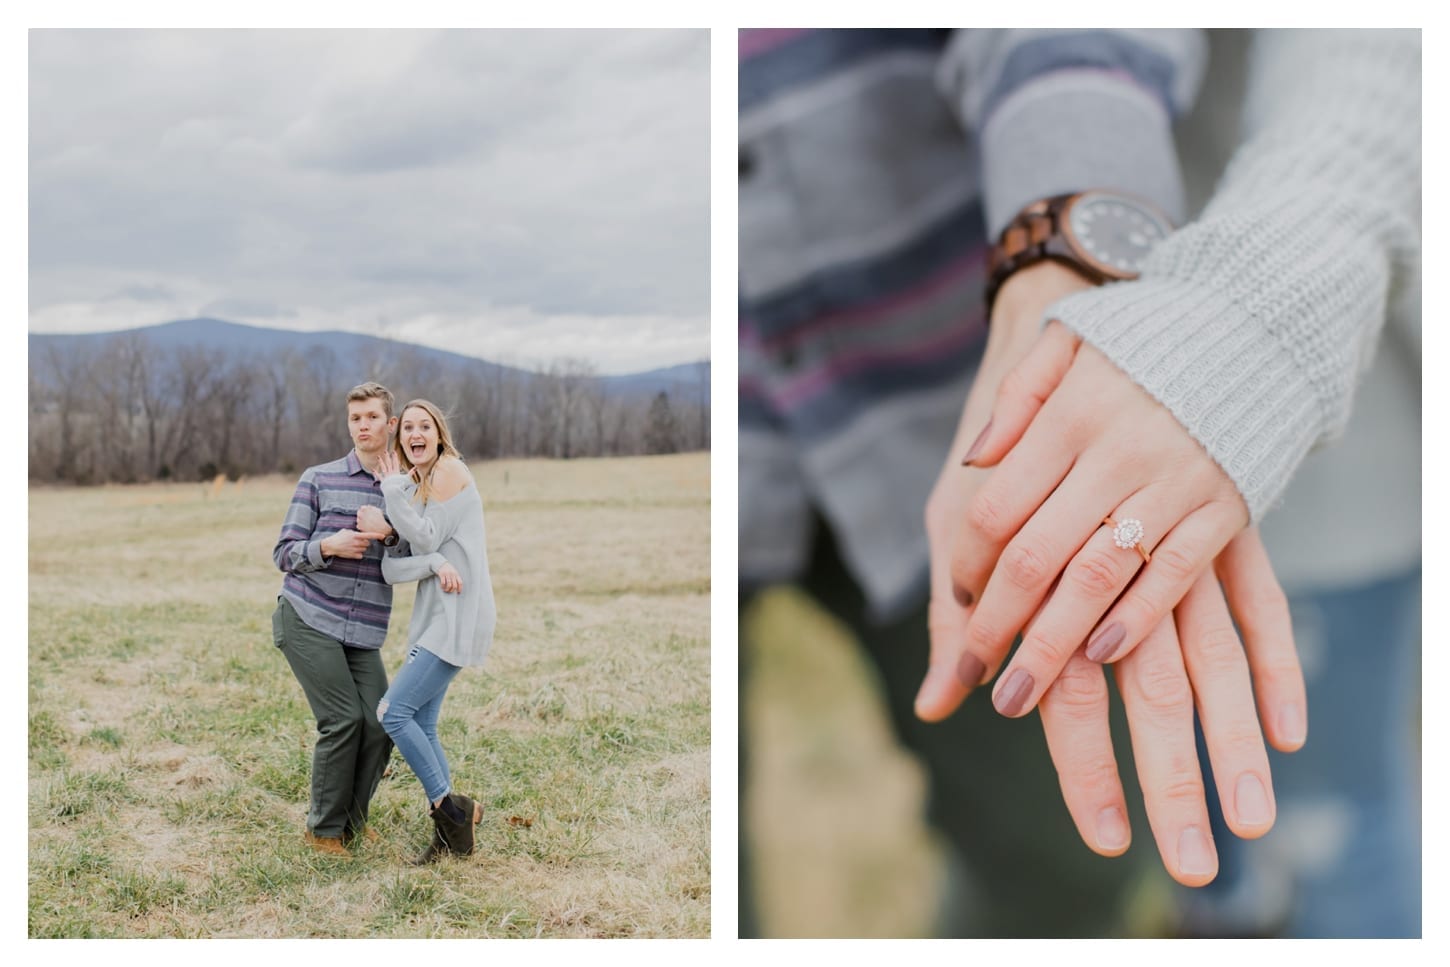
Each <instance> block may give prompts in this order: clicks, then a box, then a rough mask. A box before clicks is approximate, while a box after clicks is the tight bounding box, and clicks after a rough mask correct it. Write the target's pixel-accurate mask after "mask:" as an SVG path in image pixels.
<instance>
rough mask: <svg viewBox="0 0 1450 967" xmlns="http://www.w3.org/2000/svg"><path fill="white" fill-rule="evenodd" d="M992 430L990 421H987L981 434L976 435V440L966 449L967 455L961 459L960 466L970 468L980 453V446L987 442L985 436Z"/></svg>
mask: <svg viewBox="0 0 1450 967" xmlns="http://www.w3.org/2000/svg"><path fill="white" fill-rule="evenodd" d="M991 430H992V421H991V420H990V419H989V420H988V421H987V425H986V426H984V427H982V432H981V433H978V434H977V439H976V440H974V441H973V442H972V445H971V446H970V447H969V448H968V449H967V455H966V456H965V457H962V466H964V467H966V466H970V465H971V462H972V461H973V460H975V459H977V454H978V453H980V452H981V451H982V444H983V443H986V442H987V434H988V433H990V432H991Z"/></svg>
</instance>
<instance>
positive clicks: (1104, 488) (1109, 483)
mask: <svg viewBox="0 0 1450 967" xmlns="http://www.w3.org/2000/svg"><path fill="white" fill-rule="evenodd" d="M969 457H970V462H971V465H972V466H974V467H988V466H993V465H995V467H996V469H995V470H994V471H993V473H991V474H990V475H988V476H987V478H986V479H985V480H984V481H983V482H982V483H981V484H980V486H978V487H977V489H976V493H975V495H974V496H973V498H972V500H971V502H970V504H969V505H968V507H967V509H966V512H965V515H964V517H963V520H962V526H961V529H960V530H959V531H958V533H957V536H956V541H955V544H954V546H953V550H952V555H951V576H952V585H953V588H954V591H955V593H956V595H957V596H958V597H959V598H962V599H964V600H972V601H974V602H976V606H975V607H974V609H973V613H972V619H971V621H970V622H969V624H968V625H967V631H966V638H965V642H964V647H965V650H966V652H968V653H969V654H970V655H971V656H973V658H974V659H975V660H976V661H979V662H980V663H981V666H982V668H983V669H984V676H985V677H984V678H983V679H982V680H983V681H986V680H988V679H989V678H990V677H992V676H993V675H995V674H996V670H997V668H998V666H999V665H1000V664H1001V662H1002V661H1003V660H1004V659H1005V658H1006V656H1007V652H1008V650H1009V649H1010V648H1011V646H1012V641H1013V638H1014V636H1015V635H1016V634H1017V633H1018V632H1019V631H1020V630H1022V629H1023V628H1027V631H1026V633H1025V635H1024V637H1023V642H1022V646H1021V647H1020V648H1019V649H1018V650H1017V653H1016V655H1014V656H1013V658H1012V661H1011V663H1010V664H1009V665H1008V666H1007V668H1006V669H1005V670H1004V671H1003V673H1002V674H1001V675H1000V676H998V679H997V685H996V687H995V689H994V692H993V704H994V705H996V707H997V709H998V711H1000V712H1001V713H1002V714H1004V715H1008V716H1019V715H1024V714H1026V713H1027V712H1029V711H1031V710H1032V709H1033V708H1035V707H1036V705H1037V702H1038V700H1039V699H1041V697H1042V694H1043V693H1044V692H1045V691H1046V690H1047V688H1048V687H1049V686H1050V685H1051V684H1052V682H1053V681H1054V680H1055V679H1056V678H1057V676H1058V675H1059V674H1060V673H1061V672H1062V669H1063V667H1064V666H1065V665H1066V664H1067V661H1068V659H1069V658H1070V657H1071V656H1072V654H1073V653H1074V652H1075V651H1077V649H1078V648H1079V646H1081V645H1082V644H1083V643H1084V642H1086V643H1087V649H1086V654H1087V657H1088V658H1089V659H1091V660H1093V661H1097V662H1108V661H1116V660H1118V659H1121V658H1123V657H1125V656H1127V655H1128V654H1130V653H1131V652H1132V650H1133V649H1134V648H1135V647H1136V646H1137V645H1138V644H1139V643H1140V642H1142V641H1143V640H1144V639H1145V638H1146V637H1147V636H1148V634H1149V633H1150V632H1151V631H1153V629H1155V628H1157V627H1158V625H1159V624H1160V623H1161V622H1162V621H1163V620H1164V618H1166V617H1167V616H1168V615H1169V613H1170V612H1171V611H1172V609H1173V608H1174V606H1175V605H1177V604H1178V602H1179V601H1181V600H1183V597H1184V596H1185V595H1186V594H1187V593H1188V591H1189V589H1190V588H1191V587H1192V586H1193V584H1194V582H1195V581H1196V580H1198V578H1199V577H1200V576H1201V575H1202V574H1204V573H1205V572H1206V571H1207V570H1208V569H1209V567H1210V566H1211V564H1212V563H1213V560H1214V558H1215V557H1216V556H1217V555H1218V553H1219V552H1220V551H1221V550H1222V549H1223V548H1224V546H1225V545H1227V544H1228V542H1229V541H1230V540H1231V539H1232V538H1233V537H1234V535H1235V534H1238V533H1239V532H1241V531H1242V530H1243V529H1244V528H1245V527H1246V526H1247V525H1248V523H1249V513H1248V508H1247V506H1246V505H1245V503H1244V500H1243V498H1242V497H1241V496H1240V495H1239V492H1238V490H1237V488H1235V486H1234V484H1233V482H1232V481H1231V480H1230V479H1229V477H1228V475H1227V474H1226V473H1224V471H1223V470H1222V469H1221V468H1220V467H1219V466H1218V464H1216V463H1215V462H1214V461H1213V459H1212V458H1211V457H1210V456H1209V455H1208V453H1207V451H1205V450H1204V449H1203V447H1202V446H1200V445H1199V444H1198V442H1197V441H1195V440H1194V439H1193V437H1191V436H1190V435H1189V434H1188V431H1187V430H1185V429H1184V428H1183V426H1182V425H1181V424H1179V422H1178V421H1177V420H1176V419H1175V418H1174V416H1173V414H1171V413H1169V412H1168V410H1167V409H1165V408H1164V407H1163V406H1162V405H1161V404H1159V403H1158V402H1157V401H1156V400H1154V399H1153V398H1152V397H1150V396H1149V395H1148V394H1147V393H1146V392H1145V391H1144V390H1143V389H1142V388H1140V387H1139V386H1138V385H1137V384H1135V383H1134V382H1133V381H1132V379H1130V378H1129V377H1128V376H1127V375H1126V374H1124V373H1123V372H1122V371H1121V370H1119V369H1118V368H1117V367H1116V366H1114V365H1113V364H1112V363H1111V362H1109V361H1108V359H1107V357H1105V356H1103V355H1102V354H1101V353H1100V352H1098V351H1097V350H1096V349H1095V348H1093V347H1092V346H1090V345H1086V344H1083V343H1082V342H1081V340H1079V339H1078V338H1077V337H1076V336H1074V335H1073V334H1072V333H1070V332H1069V331H1068V330H1067V329H1066V328H1064V327H1063V326H1062V325H1061V324H1059V323H1056V322H1053V323H1051V324H1050V325H1049V326H1048V327H1047V328H1046V330H1044V332H1043V333H1042V336H1041V338H1040V339H1039V340H1038V342H1037V343H1036V345H1034V346H1033V347H1032V349H1031V351H1030V352H1029V353H1028V355H1027V356H1026V358H1025V359H1023V360H1022V362H1021V363H1019V364H1018V366H1017V367H1016V368H1015V369H1014V370H1013V371H1012V372H1011V373H1009V374H1008V375H1007V376H1006V377H1005V378H1004V379H1003V380H1002V383H1001V386H1000V388H999V390H998V392H997V399H996V403H995V405H994V407H993V416H992V419H991V421H990V424H989V425H988V427H987V429H986V430H985V431H983V433H982V436H981V437H980V438H979V440H978V441H977V443H976V445H975V446H974V447H973V448H972V452H971V453H970V454H969ZM1106 518H1112V519H1113V520H1114V521H1116V522H1117V523H1119V524H1122V523H1124V522H1126V521H1139V522H1141V524H1140V525H1139V529H1140V530H1141V543H1140V544H1139V546H1140V547H1142V548H1143V549H1144V550H1145V551H1146V552H1147V553H1148V554H1150V555H1151V560H1149V561H1148V562H1146V563H1145V561H1144V558H1143V556H1141V555H1140V554H1139V552H1138V551H1137V550H1136V549H1131V548H1124V547H1122V546H1119V545H1117V544H1115V540H1116V536H1117V535H1116V534H1115V531H1114V529H1113V528H1112V527H1109V526H1107V525H1105V524H1104V520H1105V519H1106ZM1039 609H1040V614H1039V613H1038V612H1039ZM1034 615H1037V617H1036V618H1035V620H1031V619H1033V616H1034ZM1029 620H1031V626H1030V627H1027V626H1028V623H1029Z"/></svg>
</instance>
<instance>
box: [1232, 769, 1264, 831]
mask: <svg viewBox="0 0 1450 967" xmlns="http://www.w3.org/2000/svg"><path fill="white" fill-rule="evenodd" d="M1234 811H1235V812H1237V813H1238V816H1239V822H1240V823H1242V824H1243V825H1245V826H1267V825H1269V823H1270V821H1271V820H1272V819H1273V815H1272V813H1271V812H1270V810H1269V794H1268V793H1266V792H1265V791H1264V784H1263V783H1262V782H1260V781H1259V777H1258V776H1256V775H1254V774H1253V773H1252V772H1245V773H1244V774H1243V775H1241V776H1239V781H1238V785H1236V786H1235V787H1234Z"/></svg>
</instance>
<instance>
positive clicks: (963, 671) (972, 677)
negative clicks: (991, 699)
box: [957, 651, 987, 688]
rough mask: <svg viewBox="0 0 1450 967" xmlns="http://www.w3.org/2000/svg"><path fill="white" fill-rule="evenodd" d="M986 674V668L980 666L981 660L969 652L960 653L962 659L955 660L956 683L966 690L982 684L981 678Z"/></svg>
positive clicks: (982, 665)
mask: <svg viewBox="0 0 1450 967" xmlns="http://www.w3.org/2000/svg"><path fill="white" fill-rule="evenodd" d="M985 674H987V666H986V665H984V664H982V659H980V658H978V657H977V656H976V655H974V654H972V653H971V652H970V651H964V652H962V657H960V658H958V659H957V681H959V682H961V683H962V684H963V685H965V686H967V687H968V688H976V687H977V686H978V685H980V684H982V676H983V675H985Z"/></svg>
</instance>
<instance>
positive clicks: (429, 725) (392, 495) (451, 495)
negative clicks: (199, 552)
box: [378, 400, 496, 865]
mask: <svg viewBox="0 0 1450 967" xmlns="http://www.w3.org/2000/svg"><path fill="white" fill-rule="evenodd" d="M393 448H394V449H393V452H385V453H384V454H383V456H382V458H381V459H380V461H379V464H378V474H379V478H380V480H381V481H382V490H383V500H384V502H385V503H386V505H387V511H388V518H389V519H390V521H391V522H392V525H393V527H394V529H396V530H397V532H398V534H399V536H400V537H401V538H402V539H403V540H405V541H407V542H408V549H409V552H410V553H409V555H400V556H385V557H384V558H383V577H384V578H385V579H386V580H387V582H388V583H389V584H397V583H399V582H403V581H417V582H418V595H417V598H416V599H415V601H414V604H413V619H412V621H411V622H410V623H409V625H408V642H409V645H410V647H409V649H408V660H407V661H406V662H405V663H404V664H403V667H402V668H401V669H400V670H399V671H398V673H397V675H396V676H394V678H393V682H392V685H391V687H389V689H388V691H387V694H386V695H384V696H383V699H382V701H381V702H380V703H379V705H378V719H379V720H380V721H381V722H382V724H383V728H384V729H385V730H386V731H387V733H388V735H390V736H391V737H392V739H393V742H394V743H395V744H396V745H397V747H398V751H400V752H401V753H402V754H403V758H404V759H406V760H407V762H408V765H409V766H410V767H411V768H412V770H413V774H414V775H416V776H417V777H418V780H419V781H420V782H422V783H423V791H424V792H425V793H426V794H427V796H428V814H429V815H430V816H431V817H432V819H433V826H434V828H433V841H432V843H430V844H429V846H428V848H427V849H426V850H424V851H423V853H422V854H421V855H420V856H419V857H418V859H417V860H416V861H415V862H416V863H417V864H419V865H422V864H424V863H430V862H432V861H433V860H435V859H437V858H438V857H439V856H440V855H441V854H443V853H458V854H461V855H468V854H470V853H472V852H473V827H474V824H476V823H477V822H478V821H479V819H480V818H481V816H482V813H483V807H482V806H480V805H479V804H478V803H476V802H474V801H473V800H472V799H470V798H469V797H467V796H464V795H462V794H460V793H457V792H454V791H453V788H452V784H451V781H450V777H449V772H448V759H447V757H446V756H445V755H444V753H443V748H442V746H441V745H439V743H438V713H439V711H440V710H441V708H442V706H443V696H444V695H445V694H446V693H447V691H448V686H449V684H450V683H451V682H452V681H453V678H454V676H455V675H457V674H458V670H459V669H460V668H462V667H463V666H465V665H481V664H482V663H483V660H484V658H485V657H486V656H487V655H488V649H489V646H490V645H491V644H492V642H493V628H494V620H495V616H496V612H495V609H494V600H493V586H492V584H491V583H490V581H489V575H488V555H487V552H486V549H485V541H484V529H483V503H482V500H481V498H480V497H479V494H478V490H477V488H476V486H475V485H474V482H473V476H472V475H471V474H470V473H469V472H468V467H467V466H466V465H465V464H464V462H463V460H462V458H461V457H460V456H459V454H458V451H457V450H456V449H454V446H453V441H452V437H451V435H450V434H449V432H448V423H447V421H446V420H445V419H444V418H443V414H442V413H441V412H440V411H439V409H438V407H437V406H435V405H434V404H433V403H430V402H428V401H427V400H412V401H411V402H409V403H408V404H407V405H406V406H404V407H403V411H402V415H401V417H400V418H399V421H398V435H397V439H396V440H395V441H394V444H393Z"/></svg>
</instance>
